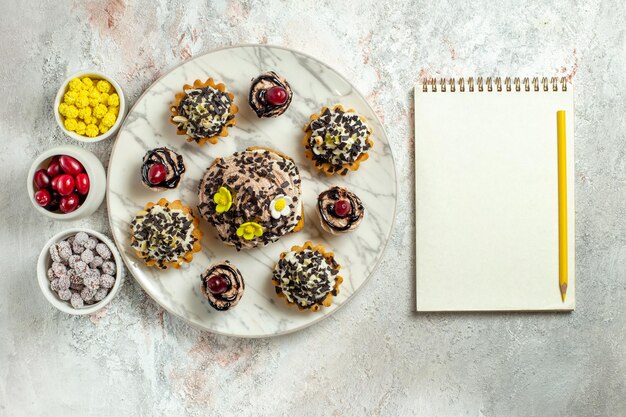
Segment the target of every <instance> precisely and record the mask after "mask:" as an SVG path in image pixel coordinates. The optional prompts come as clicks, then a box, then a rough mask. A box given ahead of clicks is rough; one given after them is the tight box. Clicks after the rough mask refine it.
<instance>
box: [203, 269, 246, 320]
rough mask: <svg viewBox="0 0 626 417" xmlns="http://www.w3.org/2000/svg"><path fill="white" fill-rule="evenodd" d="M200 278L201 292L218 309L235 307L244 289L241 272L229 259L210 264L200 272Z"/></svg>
mask: <svg viewBox="0 0 626 417" xmlns="http://www.w3.org/2000/svg"><path fill="white" fill-rule="evenodd" d="M200 280H201V281H202V287H201V290H202V293H203V294H204V296H205V297H206V298H207V300H208V301H209V304H210V305H211V307H213V308H214V309H216V310H218V311H226V310H228V309H230V308H233V307H235V306H236V305H237V303H238V302H239V300H240V299H241V297H242V296H243V291H244V289H245V283H244V280H243V276H242V275H241V272H239V269H237V268H236V267H235V266H234V265H233V264H231V263H230V262H229V261H223V262H220V263H217V264H214V265H212V266H211V267H209V268H208V269H207V270H206V271H204V272H203V273H202V275H201V276H200Z"/></svg>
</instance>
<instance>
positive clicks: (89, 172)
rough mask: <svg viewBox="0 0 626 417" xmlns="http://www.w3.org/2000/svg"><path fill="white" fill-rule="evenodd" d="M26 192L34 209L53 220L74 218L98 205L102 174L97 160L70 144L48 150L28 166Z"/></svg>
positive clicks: (94, 209)
mask: <svg viewBox="0 0 626 417" xmlns="http://www.w3.org/2000/svg"><path fill="white" fill-rule="evenodd" d="M27 187H28V195H29V196H30V199H31V201H32V203H33V205H34V206H35V208H36V209H37V210H38V211H39V212H40V213H42V214H44V215H46V216H48V217H51V218H53V219H56V220H75V219H79V218H83V217H87V216H89V215H91V214H92V213H93V212H94V211H96V210H97V209H98V207H100V204H102V200H103V199H104V193H105V188H106V174H105V172H104V167H103V166H102V163H101V162H100V160H99V159H98V158H97V157H96V156H95V155H94V154H92V153H91V152H89V151H87V150H85V149H82V148H79V147H78V146H74V145H64V146H59V147H56V148H53V149H49V150H47V151H45V152H43V153H42V154H41V155H39V156H38V157H37V158H36V159H35V161H34V162H33V164H32V165H31V167H30V171H29V172H28V178H27Z"/></svg>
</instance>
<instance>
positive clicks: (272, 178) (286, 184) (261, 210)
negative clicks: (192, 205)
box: [198, 148, 304, 250]
mask: <svg viewBox="0 0 626 417" xmlns="http://www.w3.org/2000/svg"><path fill="white" fill-rule="evenodd" d="M301 185H302V179H301V178H300V173H299V171H298V167H297V166H296V164H295V163H294V162H293V160H292V159H291V158H289V157H287V156H285V155H282V154H280V153H278V152H275V151H273V150H271V149H265V148H248V149H247V150H245V151H243V152H237V153H235V154H233V155H232V156H229V157H226V158H217V159H216V160H215V161H214V162H213V164H211V166H210V167H209V168H208V169H207V170H206V172H205V173H204V177H203V178H202V181H201V182H200V186H199V189H198V199H199V200H200V204H199V205H198V210H199V211H200V215H201V216H202V217H203V218H204V219H205V220H206V221H207V222H209V224H211V225H213V226H214V227H215V229H216V230H217V235H218V237H219V238H220V239H221V240H222V241H223V242H224V243H225V244H227V245H230V246H234V247H235V248H237V250H241V249H250V248H254V247H257V246H260V245H267V244H268V243H271V242H275V241H276V240H278V239H279V238H280V237H282V236H284V235H285V234H287V233H290V232H297V231H299V230H300V229H302V227H303V226H304V210H303V206H302V196H301V194H302V191H301Z"/></svg>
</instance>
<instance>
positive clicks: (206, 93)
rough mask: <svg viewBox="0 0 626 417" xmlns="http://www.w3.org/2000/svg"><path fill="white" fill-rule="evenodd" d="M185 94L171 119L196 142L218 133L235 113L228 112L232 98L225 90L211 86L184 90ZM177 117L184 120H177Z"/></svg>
mask: <svg viewBox="0 0 626 417" xmlns="http://www.w3.org/2000/svg"><path fill="white" fill-rule="evenodd" d="M185 92H186V93H187V95H186V96H185V97H184V98H183V99H182V100H181V102H180V104H179V105H178V115H179V116H176V117H174V118H173V119H172V120H173V121H174V122H177V124H178V128H179V129H181V130H185V131H186V132H187V135H188V136H189V137H191V138H193V139H194V140H195V141H196V142H197V141H199V140H200V139H202V138H210V137H213V136H216V135H218V134H219V133H220V132H221V131H222V128H223V127H224V126H226V123H227V122H228V121H229V120H232V119H233V118H234V117H235V115H234V114H232V113H230V107H231V105H232V100H231V98H230V96H229V95H228V93H227V92H224V91H220V90H218V89H216V88H213V87H204V88H195V89H193V90H187V91H185ZM177 117H182V118H183V119H185V120H181V121H178V120H177Z"/></svg>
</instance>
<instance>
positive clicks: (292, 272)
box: [274, 249, 339, 309]
mask: <svg viewBox="0 0 626 417" xmlns="http://www.w3.org/2000/svg"><path fill="white" fill-rule="evenodd" d="M338 273H339V267H338V265H337V263H336V262H335V260H334V259H332V260H330V261H329V260H327V259H326V258H325V257H324V256H323V255H322V254H321V253H319V252H317V251H313V250H310V249H304V250H302V251H298V252H296V251H291V252H287V253H286V254H285V256H283V257H282V258H281V259H280V260H279V261H278V263H277V264H276V267H275V268H274V281H275V282H276V283H277V284H278V285H277V286H276V292H277V293H283V294H284V295H285V298H287V301H289V302H290V303H294V304H297V305H298V306H300V307H301V308H303V309H308V308H311V307H313V306H314V305H316V304H318V305H321V304H322V302H323V301H324V299H325V298H326V297H327V296H328V294H330V293H332V294H333V295H337V294H336V289H335V281H336V279H337V274H338Z"/></svg>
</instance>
